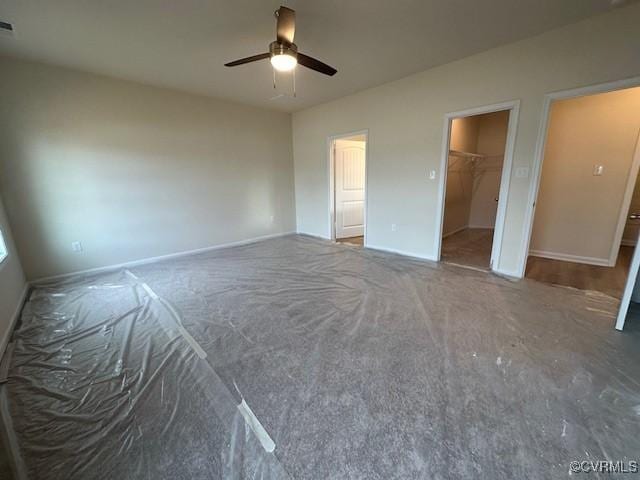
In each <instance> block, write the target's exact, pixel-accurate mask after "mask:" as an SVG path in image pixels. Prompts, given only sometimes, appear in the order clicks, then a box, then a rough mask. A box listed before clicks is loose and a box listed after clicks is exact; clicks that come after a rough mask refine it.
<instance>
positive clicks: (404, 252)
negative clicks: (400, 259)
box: [364, 243, 436, 262]
mask: <svg viewBox="0 0 640 480" xmlns="http://www.w3.org/2000/svg"><path fill="white" fill-rule="evenodd" d="M364 248H369V249H371V250H378V251H380V252H387V253H396V254H398V255H404V256H405V257H413V258H419V259H420V260H430V261H432V262H435V261H436V260H435V259H434V258H433V257H429V256H427V255H424V254H422V253H416V252H411V251H409V250H399V249H396V248H387V247H380V246H377V245H371V244H369V243H368V244H366V245H365V246H364Z"/></svg>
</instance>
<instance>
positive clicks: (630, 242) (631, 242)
mask: <svg viewBox="0 0 640 480" xmlns="http://www.w3.org/2000/svg"><path fill="white" fill-rule="evenodd" d="M620 245H622V246H623V247H635V246H636V241H635V240H625V239H624V238H623V239H622V241H621V242H620Z"/></svg>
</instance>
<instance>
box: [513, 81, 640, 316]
mask: <svg viewBox="0 0 640 480" xmlns="http://www.w3.org/2000/svg"><path fill="white" fill-rule="evenodd" d="M638 85H640V78H637V79H629V80H624V81H620V82H613V83H610V84H603V85H595V86H591V87H585V88H581V89H576V90H568V91H564V92H558V93H553V94H549V95H547V96H546V97H545V108H544V114H543V123H542V128H541V130H540V136H539V139H538V146H537V149H536V164H535V166H534V168H535V169H536V170H537V173H536V174H535V175H534V179H535V180H536V184H535V185H536V188H535V190H533V191H532V197H531V199H532V203H531V205H532V206H531V207H530V208H531V209H530V213H529V215H530V219H529V220H527V223H526V225H528V228H529V233H530V235H528V236H527V237H526V238H527V239H528V244H527V248H526V249H525V253H526V255H525V257H524V259H525V261H524V264H523V265H522V270H523V273H524V276H525V277H527V278H530V279H534V280H538V281H542V282H545V283H551V284H555V285H561V286H566V287H571V288H576V289H580V290H587V291H596V292H599V293H601V294H605V295H608V296H609V297H611V298H612V299H614V300H615V301H619V302H620V310H619V315H618V322H617V325H616V328H618V329H622V326H623V325H624V316H625V315H626V312H627V308H628V306H629V302H630V301H631V300H632V297H633V298H636V299H640V298H639V297H638V295H637V293H638V292H637V291H636V293H635V294H633V290H634V286H635V283H636V275H637V270H638V265H639V264H640V256H639V255H638V253H639V252H638V248H637V244H638V238H639V233H640V221H639V220H640V215H639V214H640V211H639V210H640V181H639V179H638V170H639V168H640V115H638V113H637V112H638V111H640V87H638Z"/></svg>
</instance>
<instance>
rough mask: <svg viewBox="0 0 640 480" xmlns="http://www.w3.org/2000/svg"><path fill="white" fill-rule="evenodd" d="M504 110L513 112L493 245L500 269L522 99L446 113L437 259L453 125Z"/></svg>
mask: <svg viewBox="0 0 640 480" xmlns="http://www.w3.org/2000/svg"><path fill="white" fill-rule="evenodd" d="M504 110H508V111H509V123H508V126H507V141H506V144H505V150H504V161H503V164H502V173H501V176H500V191H499V194H498V208H497V211H496V224H495V227H494V232H493V244H492V247H491V260H490V262H489V268H490V269H491V270H494V271H496V272H500V268H499V265H500V255H501V253H502V239H503V237H504V223H505V217H506V212H507V204H508V201H509V187H510V183H511V172H512V170H513V155H514V150H515V144H516V135H517V131H518V121H519V117H520V100H510V101H508V102H502V103H494V104H491V105H484V106H481V107H475V108H470V109H467V110H460V111H457V112H449V113H446V114H445V115H444V127H443V135H442V156H441V158H440V182H439V184H438V204H437V206H436V219H438V220H437V221H438V223H437V228H436V229H435V238H434V245H435V246H436V248H435V251H436V257H435V260H436V261H438V262H439V261H440V257H441V253H442V229H443V227H444V211H445V198H446V194H447V169H448V167H449V149H450V142H451V126H452V123H453V120H454V119H456V118H466V117H473V116H476V115H483V114H485V113H495V112H501V111H504Z"/></svg>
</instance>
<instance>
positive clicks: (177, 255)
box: [30, 231, 296, 284]
mask: <svg viewBox="0 0 640 480" xmlns="http://www.w3.org/2000/svg"><path fill="white" fill-rule="evenodd" d="M294 233H296V232H293V231H291V232H282V233H273V234H270V235H262V236H260V237H253V238H248V239H246V240H238V241H237V242H230V243H221V244H219V245H212V246H210V247H203V248H196V249H194V250H184V251H182V252H176V253H169V254H167V255H159V256H157V257H148V258H142V259H140V260H132V261H130V262H124V263H117V264H114V265H106V266H104V267H96V268H89V269H87V270H78V271H75V272H69V273H62V274H60V275H52V276H50V277H42V278H38V279H36V280H31V282H30V283H31V284H37V283H42V282H50V281H55V280H63V279H65V278H69V277H74V276H76V275H90V274H95V273H107V272H112V271H114V270H119V269H121V268H131V267H137V266H140V265H146V264H148V263H155V262H159V261H162V260H170V259H172V258H180V257H186V256H188V255H194V254H197V253H204V252H210V251H212V250H219V249H221V248H228V247H239V246H241V245H248V244H250V243H256V242H262V241H264V240H269V239H271V238H278V237H284V236H286V235H291V234H294Z"/></svg>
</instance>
